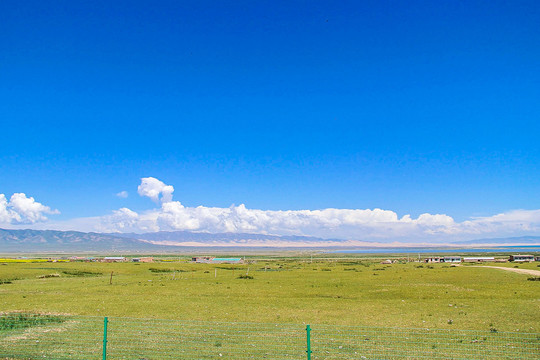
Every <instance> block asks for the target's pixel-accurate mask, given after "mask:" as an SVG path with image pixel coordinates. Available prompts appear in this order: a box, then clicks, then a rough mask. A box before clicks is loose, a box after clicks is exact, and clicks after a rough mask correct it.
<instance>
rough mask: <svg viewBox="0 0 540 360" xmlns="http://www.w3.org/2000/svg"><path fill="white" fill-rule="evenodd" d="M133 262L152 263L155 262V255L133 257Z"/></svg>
mask: <svg viewBox="0 0 540 360" xmlns="http://www.w3.org/2000/svg"><path fill="white" fill-rule="evenodd" d="M131 261H133V262H142V263H151V262H154V258H153V257H142V258H133V259H131Z"/></svg>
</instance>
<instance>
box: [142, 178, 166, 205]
mask: <svg viewBox="0 0 540 360" xmlns="http://www.w3.org/2000/svg"><path fill="white" fill-rule="evenodd" d="M137 192H138V193H139V195H141V196H146V197H149V198H150V199H152V200H153V201H154V202H155V203H159V202H160V201H161V202H162V203H166V202H169V201H171V200H172V194H173V192H174V187H172V185H165V184H164V183H163V182H162V181H160V180H158V179H156V178H153V177H147V178H142V179H141V185H139V187H138V188H137Z"/></svg>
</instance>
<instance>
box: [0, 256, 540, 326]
mask: <svg viewBox="0 0 540 360" xmlns="http://www.w3.org/2000/svg"><path fill="white" fill-rule="evenodd" d="M537 264H538V263H531V264H521V265H518V266H519V267H520V268H528V269H535V270H540V267H538V265H537ZM491 265H495V264H491ZM496 265H497V266H511V267H514V266H516V265H515V264H502V265H501V264H496ZM248 269H249V270H248ZM111 272H112V273H113V277H112V284H110V279H111ZM241 275H244V276H243V277H244V278H239V277H240V276H241ZM245 275H248V276H245ZM249 277H253V278H252V279H251V278H249ZM529 277H530V276H527V275H523V274H517V273H511V272H506V271H502V270H498V269H490V268H483V267H482V266H481V265H474V266H472V265H462V266H458V267H451V266H450V265H448V264H446V265H445V264H432V265H428V264H421V263H403V264H392V265H381V264H379V263H378V262H376V261H373V260H370V259H359V258H350V259H344V260H337V259H334V260H314V261H313V263H312V262H310V260H309V259H307V260H291V259H279V260H257V261H255V262H254V263H251V264H246V265H210V264H192V263H188V262H187V261H182V262H158V263H151V264H136V263H112V264H105V263H76V262H72V263H42V262H40V263H29V262H27V263H5V264H2V265H0V308H1V310H2V311H4V312H11V311H31V312H40V313H55V314H73V315H97V316H121V317H141V318H161V319H182V320H204V321H224V322H229V321H241V322H265V323H268V322H272V323H295V324H302V323H311V324H334V325H359V326H385V327H407V328H439V329H470V330H473V329H474V330H486V331H515V332H528V333H531V332H532V333H538V332H540V281H529V280H528V278H529Z"/></svg>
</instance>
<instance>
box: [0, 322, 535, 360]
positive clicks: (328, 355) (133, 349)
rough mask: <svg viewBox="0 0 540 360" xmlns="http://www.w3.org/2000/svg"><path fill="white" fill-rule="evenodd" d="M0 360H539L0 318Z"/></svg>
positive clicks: (495, 348) (434, 334) (374, 337)
mask: <svg viewBox="0 0 540 360" xmlns="http://www.w3.org/2000/svg"><path fill="white" fill-rule="evenodd" d="M0 358H2V359H104V360H105V359H109V360H117V359H118V360H119V359H139V360H142V359H144V360H158V359H277V360H279V359H308V360H310V359H313V360H321V359H540V334H530V333H529V334H527V333H509V332H490V331H487V332H486V331H457V330H456V331H451V330H429V329H400V328H373V327H355V326H331V325H311V326H305V325H294V324H267V323H220V322H199V321H178V320H157V319H135V318H108V319H104V318H98V317H81V316H58V315H31V314H9V315H3V316H0Z"/></svg>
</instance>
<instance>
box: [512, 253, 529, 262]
mask: <svg viewBox="0 0 540 360" xmlns="http://www.w3.org/2000/svg"><path fill="white" fill-rule="evenodd" d="M510 261H515V262H527V261H528V262H531V261H534V255H510Z"/></svg>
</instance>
